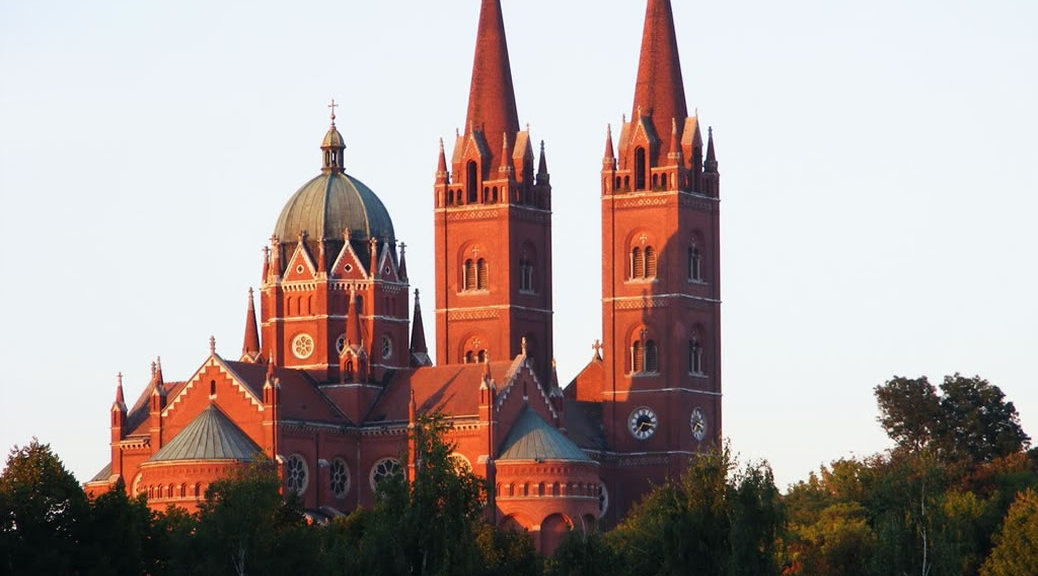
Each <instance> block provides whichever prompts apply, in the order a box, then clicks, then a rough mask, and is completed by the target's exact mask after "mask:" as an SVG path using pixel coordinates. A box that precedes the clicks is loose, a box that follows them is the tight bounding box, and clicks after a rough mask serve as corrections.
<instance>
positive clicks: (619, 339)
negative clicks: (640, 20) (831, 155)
mask: <svg viewBox="0 0 1038 576" xmlns="http://www.w3.org/2000/svg"><path fill="white" fill-rule="evenodd" d="M706 148H707V151H706V154H705V155H704V142H703V138H702V130H701V127H700V121H699V118H698V115H692V116H689V114H688V109H687V104H686V101H685V90H684V86H683V80H682V74H681V63H680V61H679V58H678V49H677V40H676V35H675V30H674V19H673V14H672V12H671V3H670V0H648V7H647V10H646V15H645V25H644V31H643V37H642V46H641V56H640V61H639V65H638V77H637V82H636V85H635V94H634V105H633V107H632V111H631V117H630V119H629V120H628V119H627V118H624V121H623V123H622V125H621V129H620V134H619V139H618V142H617V147H616V148H615V149H614V147H613V135H612V131H611V130H610V131H609V132H608V134H607V138H606V147H605V155H604V158H603V161H602V176H601V198H602V258H603V270H602V321H603V326H602V331H603V341H604V342H603V344H604V346H603V348H604V350H603V372H604V377H603V379H602V383H601V388H602V389H601V390H599V391H598V394H599V395H600V397H601V401H602V402H603V409H604V412H603V425H604V427H605V434H606V442H607V444H608V445H609V446H610V447H611V448H612V449H613V450H615V452H616V454H617V457H618V458H619V459H620V460H624V459H625V458H626V459H627V460H630V461H628V462H626V464H621V466H620V467H621V468H622V467H623V466H627V467H631V466H634V467H637V468H638V469H639V470H640V472H639V474H640V476H641V477H642V479H634V478H632V479H629V480H630V481H631V482H635V483H637V482H639V481H642V482H644V479H643V478H644V477H648V478H650V479H652V480H653V481H657V482H658V481H660V480H662V479H663V478H665V477H666V476H667V475H673V474H677V473H680V472H681V471H682V470H683V469H684V468H685V466H687V462H688V458H689V457H690V456H692V455H693V454H695V453H697V452H699V451H700V450H706V449H708V448H709V447H710V446H712V445H714V444H715V443H716V441H717V439H718V438H720V427H721V377H720V374H721V350H720V344H721V339H720V327H721V323H720V304H721V301H720V283H719V281H720V274H719V267H718V262H719V256H720V251H719V242H718V238H719V230H718V214H719V196H718V172H717V162H716V158H715V157H714V152H713V139H712V135H711V136H710V137H709V141H708V142H707V143H706ZM614 150H615V152H614ZM594 392H595V391H592V390H582V391H581V395H582V396H584V397H590V396H594ZM635 455H637V456H635ZM632 459H637V460H638V461H637V462H635V461H634V460H632ZM643 460H644V461H643ZM616 473H617V474H622V473H623V470H617V471H616ZM625 482H627V480H625ZM614 485H615V484H614ZM630 485H631V484H628V486H630ZM611 488H612V487H611ZM614 492H615V490H614ZM614 496H615V497H616V498H615V501H617V502H616V503H617V504H618V505H619V506H618V507H619V508H620V509H624V510H625V509H626V508H627V507H628V506H629V505H630V504H631V502H624V496H623V495H621V494H614Z"/></svg>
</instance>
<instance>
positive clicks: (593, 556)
mask: <svg viewBox="0 0 1038 576" xmlns="http://www.w3.org/2000/svg"><path fill="white" fill-rule="evenodd" d="M615 568H616V559H615V558H614V557H613V551H612V550H611V549H610V548H609V547H608V546H606V543H605V541H604V540H603V538H602V535H601V534H600V533H598V532H590V533H585V532H584V531H582V530H571V531H570V533H569V534H567V535H566V537H565V538H564V539H563V540H562V543H561V544H560V545H559V547H558V548H557V549H556V550H555V553H554V554H553V555H552V557H551V558H548V559H547V561H546V562H545V565H544V574H545V576H598V575H600V574H610V573H612V572H613V571H614V570H615Z"/></svg>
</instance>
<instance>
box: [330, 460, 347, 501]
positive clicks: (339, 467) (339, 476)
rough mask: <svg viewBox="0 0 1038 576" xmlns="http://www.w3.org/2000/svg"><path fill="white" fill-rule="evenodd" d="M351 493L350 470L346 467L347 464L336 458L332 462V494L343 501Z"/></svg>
mask: <svg viewBox="0 0 1038 576" xmlns="http://www.w3.org/2000/svg"><path fill="white" fill-rule="evenodd" d="M349 491H350V469H349V468H347V467H346V462H344V461H342V459H340V458H336V459H335V460H332V494H333V495H334V496H335V497H336V498H338V499H340V500H341V499H343V498H345V497H346V493H347V492H349Z"/></svg>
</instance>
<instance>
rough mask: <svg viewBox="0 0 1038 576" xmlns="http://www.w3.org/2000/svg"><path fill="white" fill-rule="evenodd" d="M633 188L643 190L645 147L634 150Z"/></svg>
mask: <svg viewBox="0 0 1038 576" xmlns="http://www.w3.org/2000/svg"><path fill="white" fill-rule="evenodd" d="M634 189H635V190H645V148H638V149H636V150H635V151H634Z"/></svg>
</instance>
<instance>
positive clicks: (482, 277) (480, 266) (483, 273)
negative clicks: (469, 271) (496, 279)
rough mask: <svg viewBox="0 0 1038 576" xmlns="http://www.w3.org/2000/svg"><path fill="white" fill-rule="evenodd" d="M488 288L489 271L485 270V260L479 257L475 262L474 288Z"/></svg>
mask: <svg viewBox="0 0 1038 576" xmlns="http://www.w3.org/2000/svg"><path fill="white" fill-rule="evenodd" d="M489 288H490V282H489V273H488V272H487V261H486V260H484V259H482V258H480V259H479V261H478V262H476V289H477V290H488V289H489Z"/></svg>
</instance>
